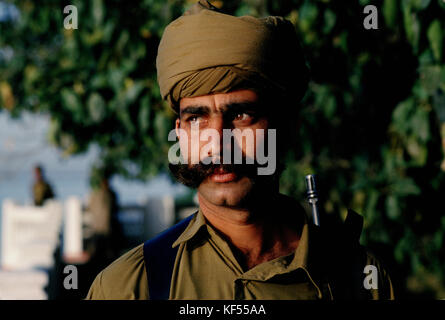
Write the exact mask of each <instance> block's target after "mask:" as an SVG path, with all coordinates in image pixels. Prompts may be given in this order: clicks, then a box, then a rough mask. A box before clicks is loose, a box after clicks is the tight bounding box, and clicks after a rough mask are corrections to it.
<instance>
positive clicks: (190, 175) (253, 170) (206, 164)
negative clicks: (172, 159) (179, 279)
mask: <svg viewBox="0 0 445 320" xmlns="http://www.w3.org/2000/svg"><path fill="white" fill-rule="evenodd" d="M211 161H212V159H210V158H207V159H203V160H202V161H200V162H199V163H197V164H171V163H170V164H169V169H170V171H171V172H172V174H173V175H174V176H175V178H176V179H177V180H178V181H179V182H181V183H183V184H184V185H186V186H188V187H191V188H197V187H198V186H199V185H200V184H201V182H202V181H204V180H205V179H206V178H208V177H209V176H211V175H212V174H214V173H215V170H221V169H222V170H223V171H224V172H226V173H235V174H236V175H237V176H239V177H241V176H246V177H249V178H255V177H256V176H257V168H258V167H259V166H260V164H258V163H257V162H256V161H255V160H253V164H249V163H247V162H246V158H245V157H243V163H242V164H224V163H215V162H211Z"/></svg>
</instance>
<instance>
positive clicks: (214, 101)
mask: <svg viewBox="0 0 445 320" xmlns="http://www.w3.org/2000/svg"><path fill="white" fill-rule="evenodd" d="M269 126H270V121H269V119H268V117H267V116H266V115H265V112H264V107H263V106H262V104H261V103H260V101H259V97H258V95H257V94H256V93H255V92H254V91H252V90H239V91H233V92H229V93H220V94H212V95H206V96H200V97H194V98H183V99H181V101H180V109H179V118H178V119H177V120H176V131H177V135H178V137H179V144H180V148H181V154H182V155H183V157H184V158H185V159H187V163H188V164H187V168H186V169H187V170H189V171H193V172H194V173H196V174H195V175H194V176H193V177H195V179H197V180H198V181H196V182H197V188H198V192H199V193H200V196H201V197H203V198H204V199H205V200H207V201H208V202H210V203H212V204H214V205H218V206H229V207H243V206H244V205H245V203H246V200H247V199H248V198H249V197H250V196H252V195H253V194H255V190H258V188H259V187H261V188H263V189H264V188H267V186H265V185H264V184H262V183H258V182H259V181H260V180H264V179H261V177H258V174H257V171H256V168H257V167H256V165H254V164H245V163H246V159H250V160H252V161H256V155H257V149H258V148H259V147H260V146H261V145H262V146H264V145H265V143H266V142H265V140H267V129H269ZM227 132H232V133H233V132H237V134H236V135H234V136H233V140H231V139H224V135H225V134H227ZM262 133H264V134H262ZM197 137H199V139H196V138H197ZM229 140H230V141H229ZM227 150H230V151H231V152H229V153H226V152H225V151H227ZM235 150H237V152H238V154H239V152H240V153H241V154H242V158H243V164H239V162H238V163H237V162H235V159H234V155H235V154H236V151H235ZM184 151H186V152H184ZM227 155H229V156H227ZM198 159H199V164H198V161H197V160H198ZM206 160H207V162H206ZM203 162H204V163H205V164H202V163H203ZM209 162H210V163H211V164H210V165H208V163H209ZM215 163H219V164H215ZM223 163H224V164H223ZM220 164H221V165H220ZM269 188H270V177H269ZM263 191H264V190H263Z"/></svg>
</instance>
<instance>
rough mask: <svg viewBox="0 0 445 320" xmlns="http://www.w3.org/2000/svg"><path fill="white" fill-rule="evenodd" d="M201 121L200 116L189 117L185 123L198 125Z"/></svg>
mask: <svg viewBox="0 0 445 320" xmlns="http://www.w3.org/2000/svg"><path fill="white" fill-rule="evenodd" d="M201 120H202V117H200V116H191V117H189V118H187V122H190V123H192V124H198V123H200V122H201Z"/></svg>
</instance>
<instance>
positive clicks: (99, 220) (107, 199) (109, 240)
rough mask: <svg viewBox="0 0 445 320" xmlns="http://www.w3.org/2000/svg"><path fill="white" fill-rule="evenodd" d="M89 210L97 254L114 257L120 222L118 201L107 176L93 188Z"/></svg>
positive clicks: (108, 257)
mask: <svg viewBox="0 0 445 320" xmlns="http://www.w3.org/2000/svg"><path fill="white" fill-rule="evenodd" d="M88 210H89V212H90V213H91V215H92V226H93V230H94V234H95V236H94V246H95V254H96V255H100V256H101V257H103V258H107V259H110V258H113V257H114V255H115V254H116V251H117V246H118V243H117V242H118V241H116V240H115V239H117V238H119V235H120V232H119V229H120V228H119V227H118V226H119V224H118V221H117V213H118V201H117V196H116V193H115V192H114V190H113V189H112V188H111V187H110V184H109V180H108V178H107V177H104V178H102V179H101V182H100V185H99V186H98V187H96V188H93V191H92V193H91V196H90V199H89V204H88Z"/></svg>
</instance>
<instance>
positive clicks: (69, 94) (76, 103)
mask: <svg viewBox="0 0 445 320" xmlns="http://www.w3.org/2000/svg"><path fill="white" fill-rule="evenodd" d="M60 94H61V98H62V105H63V106H64V107H65V108H66V109H68V110H69V111H70V112H72V113H74V114H76V113H79V111H80V108H81V104H80V100H79V98H78V97H77V95H76V94H75V93H74V92H73V91H72V90H71V89H68V88H63V89H62V91H61V92H60Z"/></svg>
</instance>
